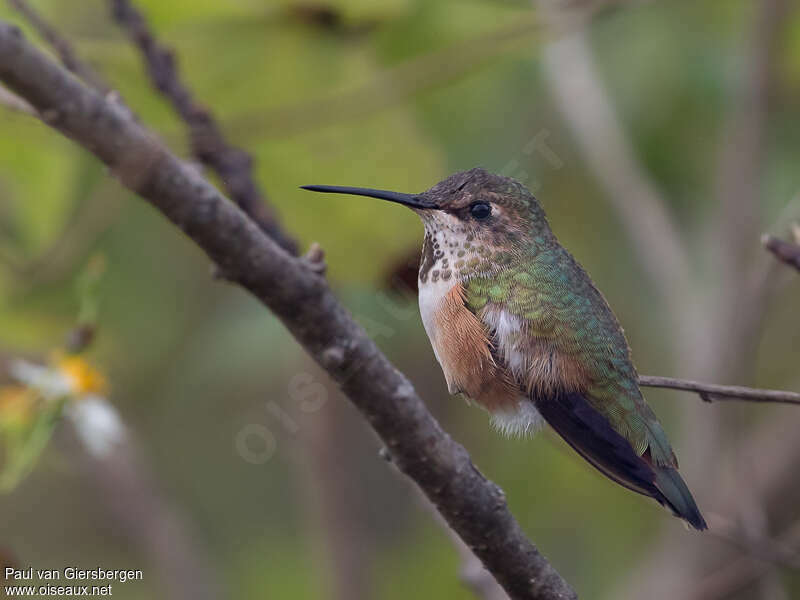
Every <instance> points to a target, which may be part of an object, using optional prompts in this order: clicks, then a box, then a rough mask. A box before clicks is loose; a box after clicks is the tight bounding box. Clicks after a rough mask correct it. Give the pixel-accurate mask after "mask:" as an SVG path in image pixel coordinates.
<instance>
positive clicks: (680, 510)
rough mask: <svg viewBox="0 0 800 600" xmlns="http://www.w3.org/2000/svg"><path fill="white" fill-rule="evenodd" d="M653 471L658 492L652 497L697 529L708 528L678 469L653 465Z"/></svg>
mask: <svg viewBox="0 0 800 600" xmlns="http://www.w3.org/2000/svg"><path fill="white" fill-rule="evenodd" d="M653 471H654V472H655V475H656V477H655V481H654V482H653V483H654V484H655V486H656V488H657V489H658V491H659V492H660V494H659V495H656V496H654V498H655V499H656V500H657V501H658V502H659V503H661V504H662V505H663V506H665V507H666V508H668V509H669V510H671V511H672V513H673V514H674V515H675V516H676V517H680V518H681V519H683V520H684V521H686V522H687V523H689V525H691V526H692V527H694V528H695V529H697V530H698V531H703V530H704V529H708V525H706V521H705V519H703V515H701V514H700V510H699V509H698V508H697V504H695V501H694V498H693V497H692V493H691V492H690V491H689V488H687V487H686V484H685V483H684V482H683V479H682V478H681V476H680V474H679V473H678V471H677V470H676V469H672V468H669V467H655V466H654V467H653ZM659 496H660V497H659Z"/></svg>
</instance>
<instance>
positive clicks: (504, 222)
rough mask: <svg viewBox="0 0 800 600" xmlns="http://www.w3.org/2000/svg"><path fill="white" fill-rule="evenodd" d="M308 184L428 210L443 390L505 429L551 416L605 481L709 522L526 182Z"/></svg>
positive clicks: (611, 321) (615, 332)
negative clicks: (414, 187)
mask: <svg viewBox="0 0 800 600" xmlns="http://www.w3.org/2000/svg"><path fill="white" fill-rule="evenodd" d="M302 187H303V189H306V190H311V191H315V192H330V193H337V194H353V195H358V196H370V197H373V198H379V199H383V200H388V201H390V202H396V203H398V204H402V205H404V206H407V207H408V208H410V209H411V210H413V211H414V212H415V213H417V215H419V217H420V218H421V219H422V222H423V225H424V227H425V236H424V240H423V244H422V257H421V260H420V267H419V275H418V277H419V308H420V314H421V316H422V323H423V325H424V327H425V331H426V333H427V335H428V338H429V339H430V342H431V345H432V347H433V352H434V355H435V356H436V360H437V361H438V362H439V364H440V366H441V368H442V371H443V373H444V377H445V380H446V382H447V388H448V391H449V392H450V393H451V394H458V393H460V394H463V395H464V396H466V397H467V399H469V400H471V401H473V402H474V403H476V404H478V405H479V406H481V407H483V408H485V409H486V410H487V411H488V412H489V414H490V415H491V417H490V418H491V421H492V423H493V424H494V425H495V426H496V427H497V428H498V429H500V430H501V431H502V432H504V433H506V434H508V435H514V434H516V435H521V434H529V433H533V432H535V431H536V430H538V429H540V428H541V427H542V426H543V425H544V424H545V423H546V424H548V425H549V426H550V427H551V428H552V429H553V430H554V431H555V432H556V433H557V434H558V435H559V436H561V437H562V438H563V439H564V441H565V442H566V443H567V444H569V445H570V446H571V447H572V448H573V449H574V450H575V451H576V452H577V453H578V454H579V455H580V456H582V457H583V458H584V459H585V460H586V461H587V462H589V463H590V464H591V465H592V466H594V467H595V468H596V469H598V470H599V471H600V472H601V473H603V474H604V475H606V476H607V477H608V478H609V479H611V480H613V481H615V482H616V483H618V484H620V485H622V486H624V487H626V488H628V489H630V490H632V491H634V492H638V493H640V494H643V495H645V496H649V497H651V498H653V499H654V500H655V501H656V502H658V503H659V504H661V505H662V506H664V507H665V508H667V509H668V510H670V511H671V512H672V513H673V514H674V515H675V516H677V517H680V518H681V519H683V520H684V521H686V522H687V523H688V524H689V525H690V526H692V527H694V528H695V529H698V530H703V529H706V528H707V526H706V522H705V520H704V519H703V517H702V515H701V514H700V511H699V509H698V508H697V504H696V503H695V501H694V498H693V497H692V494H691V492H690V491H689V489H688V487H687V486H686V483H685V482H684V481H683V479H682V478H681V476H680V474H679V473H678V460H677V458H676V457H675V453H674V452H673V450H672V447H671V446H670V443H669V441H668V440H667V435H666V433H665V432H664V429H663V427H662V426H661V424H660V423H659V421H658V419H657V417H656V415H655V413H654V412H653V410H652V409H651V408H650V407H649V406H648V405H647V403H646V402H645V400H644V397H643V396H642V392H641V390H640V389H639V384H638V376H637V373H636V369H635V367H634V366H633V363H632V361H631V352H630V348H629V346H628V342H627V340H626V338H625V334H624V333H623V330H622V327H621V326H620V324H619V322H618V321H617V319H616V317H615V316H614V313H613V312H612V311H611V308H610V307H609V305H608V302H606V299H605V298H604V297H603V295H602V294H601V293H600V291H599V290H598V289H597V287H595V285H594V283H593V282H592V279H591V278H590V277H589V275H588V274H587V273H586V271H585V270H584V269H583V267H581V265H580V264H579V263H578V261H577V260H575V258H573V256H572V255H571V254H570V253H569V252H568V251H567V250H566V249H565V248H564V247H563V246H562V245H561V244H560V243H559V241H558V240H557V239H556V236H555V235H554V234H553V232H552V230H551V229H550V225H549V224H548V221H547V217H546V216H545V213H544V210H543V209H542V207H541V205H540V204H539V202H538V200H537V199H536V198H535V197H534V196H533V194H531V193H530V191H528V189H527V188H525V187H524V186H523V185H522V184H521V183H519V182H518V181H516V180H514V179H512V178H509V177H503V176H500V175H495V174H492V173H489V172H488V171H485V170H484V169H481V168H476V169H472V170H470V171H464V172H461V173H456V174H454V175H451V176H450V177H448V178H447V179H445V180H444V181H441V182H439V183H437V184H436V185H434V186H433V187H432V188H430V189H429V190H427V191H425V192H422V193H420V194H406V193H400V192H392V191H386V190H376V189H369V188H360V187H341V186H327V185H309V186H302Z"/></svg>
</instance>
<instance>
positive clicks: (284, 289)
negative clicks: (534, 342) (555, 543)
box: [0, 22, 576, 599]
mask: <svg viewBox="0 0 800 600" xmlns="http://www.w3.org/2000/svg"><path fill="white" fill-rule="evenodd" d="M0 80H2V81H3V82H5V84H6V85H7V86H8V87H9V88H10V89H12V90H13V91H15V92H16V93H17V94H19V95H20V96H22V97H23V98H25V99H26V100H27V101H28V102H29V103H30V104H31V105H33V106H34V107H35V108H36V109H37V110H38V111H39V112H40V113H41V114H46V115H48V118H47V119H46V121H47V123H48V124H49V125H50V126H51V127H53V128H55V129H57V130H59V131H60V132H62V133H63V134H64V135H66V136H68V137H70V138H72V139H74V140H75V141H76V142H77V143H79V144H80V145H82V146H83V147H85V148H86V149H88V150H90V151H91V152H92V153H94V154H95V155H96V156H97V157H98V158H99V159H100V160H102V161H103V162H104V163H105V164H107V165H108V166H109V167H110V169H111V170H112V172H113V173H114V174H115V175H116V176H117V177H118V178H119V179H120V180H121V181H122V183H123V184H124V185H125V186H127V187H128V188H130V189H131V190H133V191H135V192H136V193H138V194H139V195H140V196H142V197H143V198H145V199H146V200H148V201H149V202H150V203H151V204H152V205H153V206H154V207H155V208H156V209H158V210H159V211H160V212H161V213H163V214H164V216H165V217H167V218H168V219H169V220H170V221H172V223H174V224H175V225H176V226H178V227H180V228H181V229H182V230H183V231H184V232H185V233H186V234H187V235H188V236H189V237H190V238H191V239H192V240H193V241H194V242H195V243H196V244H197V245H198V246H200V247H201V248H202V249H203V250H204V251H205V252H206V254H207V255H208V256H209V257H210V258H211V260H212V261H214V262H215V263H216V265H217V266H218V267H219V269H220V272H221V273H222V274H224V276H225V277H226V278H227V279H229V280H230V281H232V282H235V283H237V284H239V285H240V286H242V287H243V288H245V289H246V290H248V291H249V292H250V293H251V294H253V295H254V296H255V297H256V298H258V299H259V300H260V301H261V302H262V303H263V304H264V305H265V306H267V307H269V308H270V309H271V310H272V311H273V312H274V313H275V314H276V315H277V316H278V317H279V318H280V319H281V320H282V322H283V323H284V325H285V326H286V327H287V328H288V329H289V331H290V332H291V333H292V334H293V335H294V336H295V338H297V340H298V341H299V342H300V343H301V344H302V345H303V346H304V348H305V349H306V350H307V351H308V352H309V354H310V355H311V356H312V357H313V358H314V360H315V361H316V362H317V363H319V364H320V365H321V366H322V367H323V368H324V369H325V370H326V371H327V372H328V373H329V374H330V375H331V377H332V378H333V379H334V380H335V381H337V382H338V383H339V385H340V386H341V388H342V390H343V391H344V392H345V394H346V395H347V396H348V397H349V398H350V400H351V401H352V402H353V404H354V405H355V406H356V407H357V408H358V409H359V410H360V411H361V413H362V414H363V416H364V417H365V418H366V419H367V420H368V421H369V423H370V424H371V425H372V427H373V428H374V429H375V431H376V432H377V434H378V435H379V436H380V437H381V439H382V440H383V442H384V443H385V444H386V446H387V447H388V449H389V452H390V453H391V456H392V460H393V462H394V463H395V464H396V465H397V466H398V467H399V468H400V470H402V471H403V472H404V473H405V474H406V475H408V476H409V477H411V478H412V479H413V480H414V481H415V482H416V483H417V485H419V487H420V488H421V489H422V491H423V492H424V493H425V495H426V496H428V498H429V499H430V500H431V501H432V502H433V503H434V504H435V505H436V507H437V509H438V510H439V512H440V513H441V514H442V516H443V517H444V518H445V519H446V520H447V522H448V523H449V524H450V526H451V527H452V528H453V529H454V530H455V531H456V532H457V533H458V534H459V536H460V537H461V538H462V539H463V540H464V541H465V542H466V543H467V545H468V546H469V547H470V548H471V549H472V550H473V551H474V552H475V554H476V555H477V556H478V557H479V558H480V559H481V560H482V561H483V563H484V565H486V567H487V569H488V570H489V571H490V572H491V573H492V574H493V575H494V576H495V578H496V579H497V580H498V582H499V583H500V584H501V585H502V586H503V587H504V589H505V590H506V591H507V592H508V594H509V595H510V596H511V597H512V598H515V599H517V598H519V599H529V598H530V599H554V598H559V599H570V598H576V595H575V593H574V591H573V590H572V589H571V588H570V586H569V584H567V583H566V582H565V581H564V580H563V579H562V578H561V577H560V576H559V575H558V573H557V572H556V571H555V569H554V568H553V567H552V566H551V565H550V563H548V562H547V560H546V559H545V558H544V557H543V556H542V555H541V554H540V553H539V551H538V550H537V549H536V547H535V546H534V545H533V544H532V543H531V542H530V541H529V540H528V539H527V538H526V537H525V535H524V533H523V531H522V528H521V527H520V525H519V523H518V522H517V521H516V520H515V518H514V517H513V515H512V514H511V512H510V511H509V509H508V506H507V504H506V500H505V495H504V494H503V492H502V490H500V488H499V487H497V486H496V485H495V484H494V483H492V482H490V481H488V480H487V479H486V478H485V477H484V476H483V475H482V474H481V473H480V472H479V471H478V470H477V468H475V466H474V465H473V464H472V462H471V460H470V458H469V455H468V454H467V451H466V450H465V449H464V448H463V446H461V445H460V444H458V443H456V442H455V441H453V440H452V438H450V436H449V435H447V433H445V432H444V431H443V430H442V429H441V427H440V426H439V424H438V423H437V421H436V420H435V419H434V418H433V416H432V415H431V414H430V412H428V410H427V408H426V407H425V404H424V403H423V401H422V400H421V398H420V397H419V396H418V395H417V393H416V392H415V391H414V388H413V386H412V385H411V383H410V382H409V381H408V379H407V378H406V377H405V376H404V375H402V374H401V373H400V372H399V371H398V370H397V369H396V368H395V367H394V366H393V365H392V364H391V363H390V362H389V361H388V359H387V358H386V357H385V356H384V355H383V354H382V353H381V352H380V351H379V350H378V348H377V346H376V345H375V344H374V343H373V342H372V341H371V340H370V339H369V337H367V334H366V332H365V331H364V330H363V329H362V328H361V327H360V326H359V325H358V324H357V323H356V322H355V321H354V320H353V318H352V317H351V315H350V314H349V313H348V312H347V311H346V310H345V309H344V308H343V307H342V306H341V304H339V302H338V301H337V300H336V298H335V297H334V295H333V293H332V291H331V290H330V287H329V286H328V285H327V283H326V282H325V280H324V279H323V278H322V277H321V276H320V275H319V274H318V273H316V272H315V271H314V270H313V269H311V268H310V267H309V266H308V264H307V263H306V261H303V260H302V259H298V258H295V257H293V256H291V255H289V254H288V253H286V252H285V251H283V250H281V248H280V247H279V246H278V245H277V244H276V243H275V242H274V241H273V240H272V239H270V238H269V237H267V236H266V235H265V234H264V233H263V232H262V230H261V229H260V228H259V227H258V226H257V225H256V224H255V223H254V222H253V221H251V220H250V219H249V218H248V217H247V216H246V215H245V213H244V212H242V210H241V209H240V208H239V207H237V206H236V205H234V204H233V203H231V202H230V201H228V200H227V199H226V198H225V197H224V196H223V195H222V194H220V192H219V191H217V190H216V189H215V188H214V187H213V186H212V185H211V184H209V183H208V182H207V181H206V180H205V179H203V178H202V177H201V175H200V174H199V173H198V172H197V171H196V169H193V168H191V167H190V166H189V165H187V164H185V163H183V162H182V161H181V160H179V159H178V158H177V157H175V156H174V155H172V154H170V153H169V152H168V151H167V150H166V149H164V148H163V147H162V146H161V145H160V144H159V143H158V141H157V140H156V139H155V137H154V136H153V135H152V134H150V133H149V132H148V131H147V130H145V129H144V128H143V127H141V126H140V125H139V124H137V123H136V122H134V121H133V120H132V119H131V117H130V116H129V115H128V114H127V113H126V112H125V111H124V110H122V109H121V108H120V107H119V106H117V105H115V104H114V103H112V102H108V101H107V100H105V99H104V98H102V97H101V96H99V95H98V94H97V93H95V92H94V91H92V90H90V89H89V88H87V87H86V86H85V85H83V84H82V83H80V82H79V81H77V80H76V79H74V78H73V77H72V76H71V75H70V74H69V73H67V72H66V71H65V70H64V69H62V68H61V67H59V66H58V65H56V64H55V63H53V62H52V61H51V60H49V59H48V58H47V57H46V56H45V55H44V54H43V53H41V52H40V51H38V50H37V49H36V48H34V47H33V46H31V45H30V44H29V43H28V42H26V41H25V39H24V38H23V36H22V34H21V32H20V31H19V30H18V29H17V28H15V27H13V26H10V25H8V24H6V23H2V22H0Z"/></svg>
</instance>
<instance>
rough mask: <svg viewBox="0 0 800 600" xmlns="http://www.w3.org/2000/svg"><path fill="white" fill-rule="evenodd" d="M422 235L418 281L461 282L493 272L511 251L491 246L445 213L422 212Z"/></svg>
mask: <svg viewBox="0 0 800 600" xmlns="http://www.w3.org/2000/svg"><path fill="white" fill-rule="evenodd" d="M422 216H423V222H424V224H425V238H424V240H423V242H422V258H421V260H420V266H419V284H420V286H423V285H425V284H429V283H434V284H435V283H439V282H453V283H454V282H456V281H463V280H464V279H467V278H469V277H471V276H474V275H478V274H482V273H488V272H491V271H496V270H497V268H498V267H499V266H502V265H503V264H507V262H508V261H509V260H510V258H511V251H510V250H505V249H500V248H496V247H494V246H493V245H492V244H491V243H489V244H487V243H486V241H484V240H483V239H481V238H480V237H479V236H478V235H476V233H475V231H473V230H471V229H470V228H469V226H468V225H466V224H464V223H463V222H461V221H459V220H458V219H457V218H455V217H453V216H452V215H449V214H447V213H442V212H439V211H430V212H428V211H426V213H425V214H423V215H422Z"/></svg>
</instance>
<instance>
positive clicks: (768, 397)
mask: <svg viewBox="0 0 800 600" xmlns="http://www.w3.org/2000/svg"><path fill="white" fill-rule="evenodd" d="M639 385H642V386H645V387H656V388H669V389H673V390H683V391H685V392H694V393H696V394H698V395H699V396H700V398H701V399H702V400H704V401H706V402H714V401H718V400H745V401H747V402H777V403H781V404H800V393H798V392H787V391H783V390H760V389H757V388H749V387H743V386H738V385H718V384H716V383H700V382H699V381H689V380H688V379H674V378H672V377H659V376H655V375H639Z"/></svg>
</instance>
